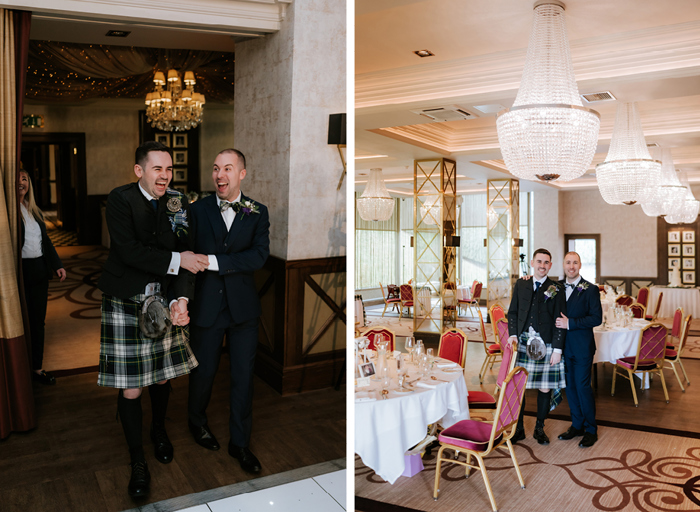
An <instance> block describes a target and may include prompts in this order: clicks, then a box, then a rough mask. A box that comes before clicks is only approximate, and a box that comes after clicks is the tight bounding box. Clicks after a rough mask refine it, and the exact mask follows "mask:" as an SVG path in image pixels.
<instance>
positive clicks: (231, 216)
mask: <svg viewBox="0 0 700 512" xmlns="http://www.w3.org/2000/svg"><path fill="white" fill-rule="evenodd" d="M231 202H232V203H240V202H241V192H240V191H239V192H238V197H236V199H234V200H233V201H231ZM221 203H222V201H221V199H219V196H217V197H216V207H217V208H221ZM221 217H222V218H223V219H224V223H225V224H226V231H229V230H230V229H231V226H232V225H233V221H234V220H235V218H236V212H235V211H234V210H233V208H231V207H229V208H226V210H225V211H223V212H221ZM207 256H208V257H209V266H208V267H207V270H213V271H214V272H218V271H219V260H217V259H216V256H215V255H213V254H208V255H207Z"/></svg>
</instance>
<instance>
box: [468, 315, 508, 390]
mask: <svg viewBox="0 0 700 512" xmlns="http://www.w3.org/2000/svg"><path fill="white" fill-rule="evenodd" d="M476 312H477V314H478V315H479V324H480V325H481V335H482V337H483V341H484V352H485V353H486V357H485V358H484V363H483V364H482V365H481V370H479V384H483V383H484V376H485V375H486V367H487V366H488V365H489V363H490V364H491V368H493V365H494V363H497V362H498V361H500V360H501V359H502V357H503V351H502V350H501V346H502V345H501V337H500V335H499V332H498V329H497V326H495V325H494V326H493V332H494V333H496V336H497V337H498V340H499V341H498V343H489V342H488V340H487V338H486V329H485V327H484V317H483V316H481V310H480V309H477V310H476ZM500 321H501V322H505V320H503V319H501V320H500ZM505 331H506V339H508V323H507V322H506V326H505Z"/></svg>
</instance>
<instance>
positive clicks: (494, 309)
mask: <svg viewBox="0 0 700 512" xmlns="http://www.w3.org/2000/svg"><path fill="white" fill-rule="evenodd" d="M489 316H490V317H491V325H496V322H497V321H498V320H499V319H501V318H505V317H506V311H505V309H503V306H501V305H500V304H498V303H496V304H494V305H493V306H491V308H490V309H489ZM495 332H496V331H494V333H495Z"/></svg>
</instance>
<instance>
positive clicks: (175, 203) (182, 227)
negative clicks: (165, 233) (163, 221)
mask: <svg viewBox="0 0 700 512" xmlns="http://www.w3.org/2000/svg"><path fill="white" fill-rule="evenodd" d="M168 195H169V196H171V197H169V198H168V203H167V214H168V220H169V221H170V227H172V229H173V233H175V235H176V236H177V237H178V238H180V237H183V236H187V228H189V227H190V225H189V223H188V222H187V212H186V211H185V209H184V208H183V206H182V199H183V198H184V196H183V195H182V194H181V193H180V192H178V191H177V190H168Z"/></svg>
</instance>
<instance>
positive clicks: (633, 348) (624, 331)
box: [593, 299, 665, 389]
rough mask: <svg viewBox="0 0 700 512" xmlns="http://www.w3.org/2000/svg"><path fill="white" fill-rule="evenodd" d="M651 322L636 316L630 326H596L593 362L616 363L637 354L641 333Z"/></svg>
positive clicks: (647, 385)
mask: <svg viewBox="0 0 700 512" xmlns="http://www.w3.org/2000/svg"><path fill="white" fill-rule="evenodd" d="M664 300H665V299H664ZM649 323H650V322H647V321H646V320H642V319H641V318H635V319H634V320H633V321H632V323H631V324H630V325H629V326H628V327H612V328H610V327H608V328H605V327H603V326H602V325H599V326H598V327H595V328H594V329H593V335H594V336H595V345H596V351H595V355H594V356H593V363H600V362H608V363H612V364H615V361H616V360H618V359H620V358H622V357H633V356H636V355H637V349H638V348H639V333H640V332H641V330H642V329H643V328H644V327H645V326H647V325H649ZM637 375H639V374H637ZM648 388H649V382H648V379H645V382H644V389H648Z"/></svg>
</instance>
